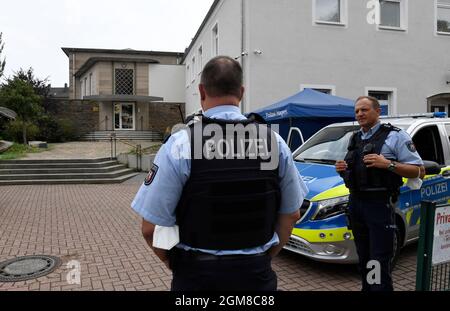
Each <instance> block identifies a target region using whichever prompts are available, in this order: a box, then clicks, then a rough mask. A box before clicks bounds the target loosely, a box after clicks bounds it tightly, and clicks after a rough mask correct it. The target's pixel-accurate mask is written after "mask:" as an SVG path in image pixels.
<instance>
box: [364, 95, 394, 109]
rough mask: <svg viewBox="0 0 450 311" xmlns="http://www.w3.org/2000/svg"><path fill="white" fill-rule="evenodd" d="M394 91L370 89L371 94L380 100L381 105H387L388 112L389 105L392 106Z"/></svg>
mask: <svg viewBox="0 0 450 311" xmlns="http://www.w3.org/2000/svg"><path fill="white" fill-rule="evenodd" d="M391 94H392V92H383V91H369V96H372V97H375V98H376V99H378V101H379V102H380V105H381V106H386V107H387V114H389V112H390V111H389V110H390V109H389V107H390V106H391V104H390V102H391V98H392V95H391Z"/></svg>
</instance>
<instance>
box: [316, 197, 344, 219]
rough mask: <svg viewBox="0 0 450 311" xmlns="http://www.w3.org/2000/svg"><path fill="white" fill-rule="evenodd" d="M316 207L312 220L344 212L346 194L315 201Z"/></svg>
mask: <svg viewBox="0 0 450 311" xmlns="http://www.w3.org/2000/svg"><path fill="white" fill-rule="evenodd" d="M316 203H317V205H318V207H317V211H316V213H315V215H314V216H313V217H312V219H313V220H322V219H327V218H330V217H334V216H337V215H340V214H343V213H345V211H346V210H347V205H348V195H346V196H343V197H338V198H333V199H327V200H322V201H317V202H316Z"/></svg>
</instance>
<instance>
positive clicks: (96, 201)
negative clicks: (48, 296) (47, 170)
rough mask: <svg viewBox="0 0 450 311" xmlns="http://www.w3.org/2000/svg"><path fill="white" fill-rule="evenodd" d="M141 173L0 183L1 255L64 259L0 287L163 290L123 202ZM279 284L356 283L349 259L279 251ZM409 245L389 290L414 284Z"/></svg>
mask: <svg viewBox="0 0 450 311" xmlns="http://www.w3.org/2000/svg"><path fill="white" fill-rule="evenodd" d="M144 177H145V174H140V175H139V176H138V177H135V178H133V179H131V180H128V181H127V182H125V183H124V184H121V185H55V186H2V187H0V198H1V200H0V261H4V260H8V259H12V258H15V257H17V256H24V255H34V254H44V255H55V256H58V257H60V258H62V260H63V265H62V266H61V267H59V268H58V269H57V270H56V271H55V272H53V273H51V274H50V275H48V276H44V277H41V278H39V279H36V280H30V281H25V282H17V283H0V291H4V290H52V291H53V290H55V291H59V290H150V291H158V290H163V291H165V290H168V289H169V288H170V281H171V273H170V271H169V270H168V269H166V267H165V266H164V265H163V264H162V263H160V261H159V260H158V259H157V257H156V256H155V255H154V254H153V253H152V251H151V250H150V249H149V247H148V246H147V245H146V243H145V241H144V239H143V238H142V236H141V231H140V224H141V219H140V217H139V216H138V215H136V214H135V213H134V212H133V211H132V210H131V208H130V203H131V201H132V199H133V198H134V195H135V193H136V191H137V190H138V188H139V186H140V184H141V183H142V181H143V179H144ZM71 260H77V261H79V262H80V263H81V284H80V285H76V284H74V285H69V284H68V283H67V281H66V277H67V274H68V273H69V271H70V270H69V268H67V267H66V264H67V263H68V262H69V261H71ZM273 266H274V270H275V271H276V273H277V274H278V279H279V288H280V289H283V290H285V291H309V290H314V291H316V290H325V291H328V290H339V291H342V290H350V291H354V290H359V279H358V274H357V272H356V267H355V266H354V265H335V264H325V263H319V262H314V261H311V260H309V259H307V258H304V257H302V256H299V255H296V254H293V253H290V252H287V251H282V252H281V254H280V255H279V256H278V257H277V258H276V259H275V260H274V262H273ZM415 268H416V246H415V245H413V246H410V247H407V248H406V249H405V250H404V251H403V253H402V256H401V258H400V260H399V262H398V264H397V268H396V270H395V272H394V281H395V288H396V290H414V286H415Z"/></svg>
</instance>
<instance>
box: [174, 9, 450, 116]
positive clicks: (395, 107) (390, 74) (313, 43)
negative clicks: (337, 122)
mask: <svg viewBox="0 0 450 311" xmlns="http://www.w3.org/2000/svg"><path fill="white" fill-rule="evenodd" d="M378 4H379V5H380V6H379V8H380V9H379V10H377V8H378ZM449 50H450V0H427V1H413V0H383V1H380V2H378V1H374V0H357V1H354V0H302V1H297V0H277V1H273V0H239V1H237V0H216V1H214V3H213V4H212V7H211V9H210V11H209V12H208V14H207V16H206V18H205V20H204V21H203V23H202V25H201V26H200V28H199V30H198V32H197V34H196V36H195V37H194V39H193V41H192V42H191V44H190V46H189V48H188V50H187V52H186V54H185V56H184V58H183V60H182V63H183V64H184V65H185V66H186V85H185V93H186V112H187V113H188V114H189V113H191V112H193V111H195V110H197V109H198V108H199V107H200V99H199V93H198V90H197V86H198V83H199V78H200V73H201V68H202V66H203V65H204V64H205V63H206V62H207V61H208V60H209V59H210V58H212V57H214V56H216V55H229V56H232V57H235V58H236V59H238V60H239V61H240V62H241V63H242V66H243V69H244V81H245V87H246V94H245V97H244V100H243V102H242V109H243V111H244V112H250V111H253V110H255V109H258V108H262V107H264V106H267V105H269V104H272V103H274V102H276V101H278V100H281V99H283V98H286V97H288V96H290V95H292V94H295V93H297V92H299V91H300V90H302V89H304V88H313V89H317V90H320V91H322V92H326V93H329V94H332V95H337V96H342V97H346V98H357V97H358V96H360V95H372V96H375V97H377V98H378V99H380V100H381V101H382V102H383V103H385V104H387V105H388V107H389V113H390V114H397V113H418V112H425V111H447V112H450V111H449V110H450V56H449V55H448V53H447V52H448V51H449Z"/></svg>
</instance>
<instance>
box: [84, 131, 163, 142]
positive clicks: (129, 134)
mask: <svg viewBox="0 0 450 311" xmlns="http://www.w3.org/2000/svg"><path fill="white" fill-rule="evenodd" d="M113 133H114V134H116V138H118V139H124V140H148V141H162V138H163V137H162V135H161V133H159V132H154V131H97V132H91V133H88V134H84V135H83V136H82V137H81V140H84V141H104V140H107V141H109V140H110V137H111V134H113Z"/></svg>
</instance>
